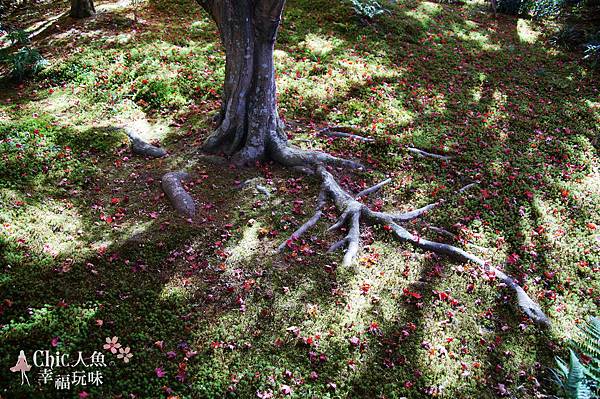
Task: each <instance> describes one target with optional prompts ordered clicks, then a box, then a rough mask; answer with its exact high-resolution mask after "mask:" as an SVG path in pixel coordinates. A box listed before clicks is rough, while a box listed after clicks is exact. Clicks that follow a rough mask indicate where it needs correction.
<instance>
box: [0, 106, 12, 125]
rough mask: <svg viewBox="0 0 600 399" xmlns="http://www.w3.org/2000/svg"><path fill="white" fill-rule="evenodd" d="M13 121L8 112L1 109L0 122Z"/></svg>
mask: <svg viewBox="0 0 600 399" xmlns="http://www.w3.org/2000/svg"><path fill="white" fill-rule="evenodd" d="M10 120H12V117H10V116H9V114H8V112H6V111H4V110H3V109H0V122H8V121H10Z"/></svg>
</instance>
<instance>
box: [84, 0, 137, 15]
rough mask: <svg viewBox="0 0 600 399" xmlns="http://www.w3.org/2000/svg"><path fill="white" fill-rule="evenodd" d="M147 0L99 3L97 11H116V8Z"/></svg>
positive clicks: (120, 0)
mask: <svg viewBox="0 0 600 399" xmlns="http://www.w3.org/2000/svg"><path fill="white" fill-rule="evenodd" d="M142 2H144V3H145V1H143V0H119V1H112V2H110V3H104V4H99V5H97V6H96V12H114V11H116V10H120V9H124V8H127V7H130V6H132V5H138V4H139V3H142Z"/></svg>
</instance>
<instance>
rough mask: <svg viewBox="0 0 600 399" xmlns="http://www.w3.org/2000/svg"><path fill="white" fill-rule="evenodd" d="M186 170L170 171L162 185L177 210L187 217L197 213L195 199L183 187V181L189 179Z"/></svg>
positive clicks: (163, 178) (163, 179)
mask: <svg viewBox="0 0 600 399" xmlns="http://www.w3.org/2000/svg"><path fill="white" fill-rule="evenodd" d="M189 178H190V175H189V174H188V173H186V172H183V171H179V172H169V173H167V174H165V175H164V176H163V177H162V181H161V187H162V189H163V191H164V192H165V194H166V195H167V197H168V198H169V201H171V204H172V205H173V207H174V208H175V209H176V210H177V212H178V213H179V214H180V215H182V216H185V217H187V218H191V217H193V216H194V215H195V214H196V205H195V204H194V199H193V198H192V196H191V195H190V194H188V192H187V191H185V188H184V187H183V184H182V181H183V180H189Z"/></svg>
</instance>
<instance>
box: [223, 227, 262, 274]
mask: <svg viewBox="0 0 600 399" xmlns="http://www.w3.org/2000/svg"><path fill="white" fill-rule="evenodd" d="M259 230H260V223H259V222H256V221H254V222H251V224H249V225H247V226H245V227H244V231H243V233H242V238H241V239H240V240H239V241H238V242H237V243H235V244H234V245H232V246H230V247H227V253H229V254H230V255H229V257H228V258H227V261H226V263H227V264H228V265H240V264H243V263H245V262H248V261H250V260H252V259H253V258H254V257H255V256H256V253H257V251H258V250H259V246H260V240H259V238H258V232H259Z"/></svg>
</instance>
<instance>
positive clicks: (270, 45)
mask: <svg viewBox="0 0 600 399" xmlns="http://www.w3.org/2000/svg"><path fill="white" fill-rule="evenodd" d="M201 4H202V5H203V7H204V8H205V9H206V10H207V11H208V12H209V13H210V14H211V16H212V17H213V19H214V20H215V22H216V23H217V25H218V27H219V31H220V33H221V42H222V43H223V46H224V47H225V53H226V57H227V58H226V65H225V83H224V87H223V104H222V107H221V115H220V117H219V125H218V127H217V129H216V131H215V132H214V133H213V134H212V135H211V136H210V137H209V138H208V139H207V140H206V142H205V143H204V149H205V150H207V151H210V152H220V151H222V152H225V153H226V154H228V155H234V160H235V161H236V162H238V163H249V162H252V161H255V160H260V159H265V158H269V157H272V156H273V152H276V151H277V149H278V148H281V147H285V146H286V145H287V138H286V135H285V134H284V132H283V129H282V124H281V122H280V120H279V116H278V114H277V100H276V88H275V69H274V65H273V49H274V46H275V37H276V35H277V28H278V27H279V23H280V21H281V13H282V10H283V4H284V0H258V1H256V0H255V1H252V0H214V1H211V2H201Z"/></svg>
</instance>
